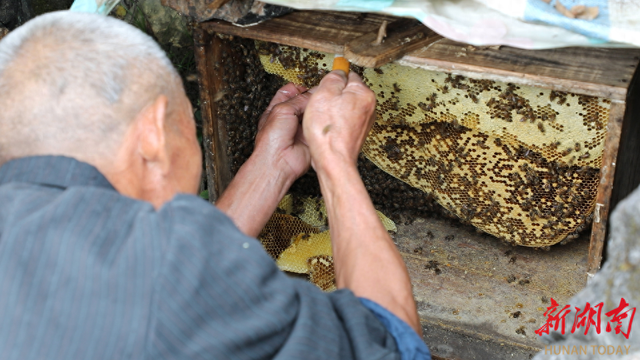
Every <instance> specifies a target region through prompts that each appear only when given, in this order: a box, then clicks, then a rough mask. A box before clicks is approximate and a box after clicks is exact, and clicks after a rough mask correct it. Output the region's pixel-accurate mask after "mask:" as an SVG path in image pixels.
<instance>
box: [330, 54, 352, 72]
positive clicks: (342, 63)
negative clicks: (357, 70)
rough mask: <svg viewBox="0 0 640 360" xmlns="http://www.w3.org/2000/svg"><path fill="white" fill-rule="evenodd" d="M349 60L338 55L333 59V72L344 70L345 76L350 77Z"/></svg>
mask: <svg viewBox="0 0 640 360" xmlns="http://www.w3.org/2000/svg"><path fill="white" fill-rule="evenodd" d="M350 65H351V64H349V60H347V59H345V57H344V56H342V55H337V54H336V56H335V57H334V58H333V67H332V68H331V70H332V71H333V70H342V71H344V73H345V74H347V75H349V66H350Z"/></svg>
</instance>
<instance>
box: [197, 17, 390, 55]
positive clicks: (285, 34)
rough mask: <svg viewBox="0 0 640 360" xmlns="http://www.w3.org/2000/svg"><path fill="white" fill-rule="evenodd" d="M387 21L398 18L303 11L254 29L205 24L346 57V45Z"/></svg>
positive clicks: (211, 28) (212, 28)
mask: <svg viewBox="0 0 640 360" xmlns="http://www.w3.org/2000/svg"><path fill="white" fill-rule="evenodd" d="M385 20H386V21H389V22H392V21H395V20H397V18H396V17H393V16H386V15H378V14H354V13H343V12H318V11H300V12H293V13H291V14H288V15H284V16H282V17H278V18H275V19H271V20H269V21H265V22H263V23H260V24H258V25H255V26H250V27H238V26H234V25H233V24H230V23H228V22H225V21H219V20H214V21H209V22H206V23H203V24H202V28H203V29H205V30H207V31H209V32H220V33H223V34H228V35H234V36H240V37H246V38H251V39H256V40H262V41H269V42H276V43H278V44H282V45H291V46H298V47H303V48H306V49H313V50H317V51H324V52H328V53H332V54H344V45H345V44H346V43H348V42H349V41H352V40H354V39H356V38H358V37H360V36H363V35H365V34H367V33H370V32H374V31H377V30H378V28H379V27H380V24H382V22H383V21H385Z"/></svg>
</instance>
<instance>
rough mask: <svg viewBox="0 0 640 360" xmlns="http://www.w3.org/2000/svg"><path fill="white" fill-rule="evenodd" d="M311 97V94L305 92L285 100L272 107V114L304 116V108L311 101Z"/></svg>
mask: <svg viewBox="0 0 640 360" xmlns="http://www.w3.org/2000/svg"><path fill="white" fill-rule="evenodd" d="M310 98H311V94H309V93H303V94H300V95H298V96H296V97H293V98H291V99H289V100H287V101H285V102H282V103H280V104H276V105H275V106H274V107H273V108H272V109H271V114H270V115H276V116H280V115H296V116H298V117H300V116H302V114H304V109H306V107H307V103H308V102H309V99H310Z"/></svg>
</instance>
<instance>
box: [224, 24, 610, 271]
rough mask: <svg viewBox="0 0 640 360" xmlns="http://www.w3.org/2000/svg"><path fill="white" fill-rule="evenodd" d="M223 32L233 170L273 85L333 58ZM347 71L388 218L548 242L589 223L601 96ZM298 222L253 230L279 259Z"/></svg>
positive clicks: (308, 78)
mask: <svg viewBox="0 0 640 360" xmlns="http://www.w3.org/2000/svg"><path fill="white" fill-rule="evenodd" d="M219 36H222V38H223V41H225V42H230V43H231V46H228V47H227V46H225V47H224V48H225V50H224V51H223V52H222V57H221V59H222V65H223V66H224V69H223V72H222V74H223V79H222V80H223V83H224V84H226V86H227V88H228V89H229V91H219V93H218V94H216V97H215V99H214V100H215V101H216V102H217V103H218V109H219V110H218V114H217V116H218V117H223V118H224V119H225V122H226V124H227V129H226V130H227V134H228V148H227V155H228V156H229V159H230V163H231V171H232V173H233V174H235V172H236V171H237V170H238V168H239V167H240V166H241V165H242V164H243V163H244V161H245V160H246V159H247V158H248V156H249V155H250V154H251V152H252V150H253V146H254V138H255V133H256V127H257V122H258V119H259V116H260V114H262V112H263V111H264V110H265V108H266V107H267V105H268V103H269V101H270V100H271V98H272V97H273V95H274V94H275V92H276V91H277V89H278V88H279V87H281V86H282V85H284V84H285V83H287V82H289V81H292V82H296V83H299V84H303V85H305V86H307V87H311V86H315V85H317V84H318V82H319V81H320V79H322V77H323V75H324V74H326V73H327V72H328V71H329V70H330V67H331V65H332V61H333V59H332V57H333V56H332V55H331V54H325V53H320V52H316V51H308V50H305V49H301V48H296V47H288V46H282V45H278V44H274V43H265V42H260V41H254V40H250V39H242V38H237V37H235V38H234V37H226V36H223V35H219ZM352 71H355V72H357V73H358V74H360V75H361V76H362V77H363V79H364V81H365V82H366V83H367V85H369V86H370V87H371V89H372V90H373V91H374V92H375V93H376V95H377V100H378V106H377V112H376V123H375V125H374V127H373V129H372V131H371V133H370V135H369V137H368V139H367V141H366V143H365V146H364V149H363V153H362V154H361V156H360V159H359V161H358V168H359V170H360V174H361V176H362V178H363V181H364V183H365V186H366V188H367V190H368V191H369V194H370V196H371V200H372V201H373V203H374V205H375V206H376V208H377V209H378V210H380V211H381V212H382V213H384V214H385V215H387V216H388V217H389V218H391V219H392V220H394V221H395V222H397V223H400V224H402V223H407V222H411V221H413V220H415V219H416V218H419V217H424V216H432V217H433V216H437V217H446V218H452V219H456V221H459V222H460V223H461V224H464V225H465V226H469V227H473V228H474V229H475V230H476V231H479V232H484V233H487V234H490V235H491V236H493V237H495V238H496V239H499V240H502V241H504V242H507V243H510V244H512V245H520V246H527V247H537V248H545V249H548V247H549V246H551V245H554V244H558V243H560V244H564V243H567V242H568V241H570V240H572V239H575V238H576V237H577V235H578V233H580V232H582V231H584V230H585V229H587V228H588V225H589V223H590V221H591V216H592V212H593V208H594V205H595V195H596V191H597V177H598V173H599V167H600V162H601V158H602V151H603V141H604V137H605V134H606V125H607V120H608V111H609V107H610V101H609V100H607V99H602V98H597V97H590V96H585V95H578V94H572V93H565V92H559V91H553V90H549V89H542V88H535V87H530V86H524V85H515V84H511V83H503V82H500V81H493V80H478V79H473V78H469V77H464V76H461V75H455V74H448V73H444V72H437V71H429V70H425V69H420V68H414V67H410V66H403V65H401V64H397V63H391V64H387V65H384V66H382V67H380V68H375V69H371V68H360V67H357V66H354V65H352ZM290 193H291V194H292V195H294V200H292V201H293V204H292V207H293V209H294V211H293V212H295V209H296V208H297V207H298V208H299V207H302V206H303V205H304V204H303V203H302V202H301V201H300V200H295V199H300V198H308V197H311V198H317V197H319V196H321V194H320V189H319V185H318V181H317V178H316V175H315V173H314V172H313V170H310V171H309V173H307V174H306V175H304V176H303V177H302V178H300V179H299V180H298V181H296V182H295V183H294V184H293V186H292V188H291V190H290ZM296 201H298V202H299V204H297V205H296ZM300 211H302V210H300ZM279 212H280V213H282V212H283V211H281V210H280V211H279ZM294 215H295V214H294ZM320 216H322V215H320ZM324 221H326V219H324ZM305 226H308V225H305V223H304V222H287V221H284V220H282V219H281V218H277V217H275V216H274V218H272V220H271V221H270V223H269V224H268V226H267V228H265V230H264V231H263V234H261V235H262V237H263V238H265V237H266V238H268V239H270V240H269V241H267V242H266V243H265V245H266V247H267V250H268V251H269V253H270V254H271V255H272V256H274V258H276V257H277V256H278V255H279V254H280V253H281V252H282V251H283V250H284V248H286V247H287V246H288V245H289V244H291V242H292V239H293V238H295V236H296V235H297V234H300V233H303V232H306V233H309V231H308V229H307V228H306V227H305ZM321 230H322V229H321Z"/></svg>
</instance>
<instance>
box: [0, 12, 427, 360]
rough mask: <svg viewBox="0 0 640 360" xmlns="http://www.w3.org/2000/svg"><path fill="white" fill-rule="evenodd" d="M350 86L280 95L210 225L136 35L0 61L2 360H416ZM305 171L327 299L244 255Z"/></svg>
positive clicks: (106, 21) (175, 100)
mask: <svg viewBox="0 0 640 360" xmlns="http://www.w3.org/2000/svg"><path fill="white" fill-rule="evenodd" d="M374 108H375V97H374V95H373V94H372V92H371V91H370V90H369V89H368V88H367V87H366V86H365V85H364V84H363V83H362V82H361V80H360V79H359V78H358V76H357V75H355V74H350V75H349V77H348V78H347V77H346V76H345V75H344V73H342V72H332V73H330V74H329V75H327V76H326V77H325V78H324V80H323V81H322V83H321V84H320V86H319V87H317V88H314V89H311V90H309V91H306V89H304V88H300V87H296V86H294V85H293V84H289V85H287V86H285V87H283V88H282V89H281V90H280V91H279V92H278V93H277V95H276V96H275V97H274V99H273V101H272V102H271V104H270V105H269V107H268V109H267V111H266V113H265V114H264V115H263V116H262V118H261V119H260V122H259V126H258V127H259V133H258V135H257V137H256V150H255V152H254V154H253V155H252V156H251V157H250V159H249V160H248V161H247V163H246V164H245V165H244V166H243V167H242V168H241V169H240V171H239V172H238V174H237V176H236V178H235V179H234V181H233V182H232V183H231V184H230V186H229V188H228V190H227V191H226V192H225V193H224V194H223V196H222V197H221V198H220V199H219V201H218V203H217V204H216V205H217V208H216V207H214V206H211V205H210V204H208V203H207V202H205V201H203V200H201V199H199V198H198V197H196V196H194V195H193V194H194V193H195V192H196V191H197V188H198V183H199V179H200V172H201V167H202V166H201V154H200V149H199V146H198V142H197V140H196V135H195V124H194V120H193V117H192V109H191V106H190V104H189V102H188V100H187V98H186V96H185V94H184V90H183V88H182V84H181V82H180V79H179V77H178V76H177V74H176V72H175V70H174V69H173V68H172V66H171V64H170V63H169V61H168V59H167V58H166V56H165V55H164V53H163V52H162V51H161V49H160V48H159V47H158V46H157V45H156V44H155V43H154V42H153V41H152V40H151V39H150V38H149V37H148V36H146V35H144V34H143V33H141V32H140V31H138V30H137V29H135V28H133V27H131V26H129V25H127V24H125V23H123V22H120V21H118V20H115V19H111V18H106V17H102V16H98V15H89V14H76V13H68V12H58V13H52V14H48V15H45V16H42V17H39V18H37V19H34V20H32V21H30V22H29V23H27V24H25V25H24V26H22V27H21V28H18V29H17V30H15V31H14V32H13V33H11V34H9V35H8V36H7V37H6V38H4V39H3V40H2V41H1V42H0V111H1V112H0V165H2V167H0V359H21V360H23V359H124V358H127V359H142V358H148V359H157V358H176V359H178V358H179V359H205V358H206V359H209V358H211V359H268V358H274V359H351V358H354V359H355V358H357V359H397V358H403V359H423V358H428V357H429V353H428V350H427V348H426V346H425V345H424V344H423V343H422V342H421V340H420V338H419V336H418V335H417V333H416V332H418V333H419V332H420V331H421V328H420V324H419V321H418V317H417V313H416V308H415V303H414V300H413V297H412V293H411V285H410V282H409V277H408V274H407V271H406V268H405V267H404V263H403V262H402V259H401V257H400V255H399V254H398V252H397V251H396V249H395V247H394V244H393V242H392V241H391V239H390V238H389V236H388V234H387V233H386V231H385V229H384V228H383V226H382V224H381V223H380V221H379V220H378V218H377V216H376V214H375V211H374V208H373V206H372V204H371V201H370V200H369V198H368V195H367V192H366V191H365V188H364V186H363V184H362V181H361V180H360V178H359V175H358V172H357V170H356V166H355V164H356V158H357V156H358V153H359V151H360V148H361V146H362V143H363V141H364V139H365V137H366V135H367V132H368V129H369V128H370V126H371V123H372V119H373V112H374ZM309 166H313V167H314V169H315V170H316V172H317V173H318V177H319V179H320V184H321V188H322V193H323V195H324V199H325V201H326V204H327V209H328V216H329V222H330V223H331V233H332V234H331V235H332V241H333V249H334V258H335V268H336V278H337V286H338V288H340V290H338V291H336V292H334V293H332V294H325V293H322V292H321V291H319V290H318V289H316V288H315V287H314V286H313V285H311V284H309V283H306V282H303V281H300V280H296V279H292V278H290V277H288V276H286V275H285V274H283V273H282V272H280V271H279V270H278V269H277V267H276V266H275V264H274V262H273V260H272V259H271V258H269V256H268V255H267V254H266V253H265V252H264V251H263V249H262V248H261V246H260V244H259V243H258V242H257V241H256V240H255V239H254V238H253V237H255V236H256V235H257V234H258V232H259V231H260V230H261V228H262V227H263V226H264V224H265V223H266V221H267V220H268V218H269V216H270V215H271V214H272V213H273V211H274V210H275V207H276V205H277V203H278V201H279V200H280V199H281V198H282V196H283V195H284V194H285V193H286V191H287V189H288V187H289V186H290V185H291V183H292V182H293V181H294V180H295V179H296V178H297V177H299V176H300V175H302V174H303V173H305V172H306V171H307V170H308V168H309Z"/></svg>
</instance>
